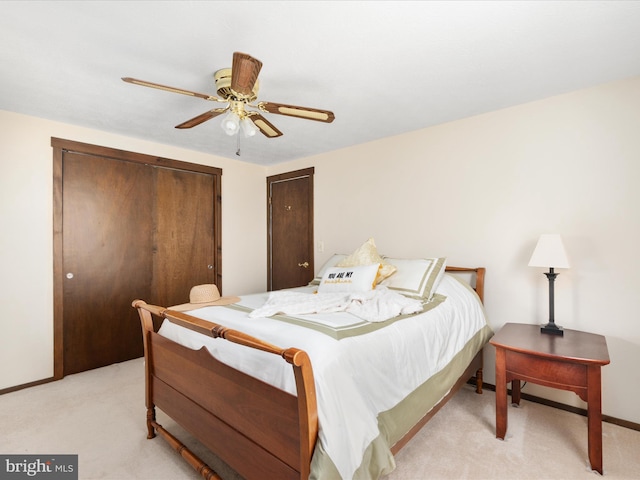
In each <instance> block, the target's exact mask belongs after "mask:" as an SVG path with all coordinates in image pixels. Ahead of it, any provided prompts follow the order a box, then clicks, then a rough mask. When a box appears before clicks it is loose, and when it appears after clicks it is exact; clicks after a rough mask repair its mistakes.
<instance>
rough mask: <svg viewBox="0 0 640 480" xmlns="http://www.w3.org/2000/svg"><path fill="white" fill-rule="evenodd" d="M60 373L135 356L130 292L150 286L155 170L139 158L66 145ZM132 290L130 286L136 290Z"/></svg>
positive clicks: (137, 336)
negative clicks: (75, 150) (69, 148)
mask: <svg viewBox="0 0 640 480" xmlns="http://www.w3.org/2000/svg"><path fill="white" fill-rule="evenodd" d="M63 179H64V180H63V184H64V188H63V272H64V280H63V281H64V285H63V289H64V293H63V304H64V329H63V331H64V339H63V342H64V343H63V345H64V375H69V374H72V373H77V372H82V371H85V370H89V369H92V368H96V367H101V366H104V365H110V364H112V363H115V362H122V361H125V360H130V359H132V358H137V357H140V356H141V355H142V353H143V348H142V335H141V331H140V325H139V321H137V318H136V317H137V313H136V311H135V310H134V309H133V308H131V302H132V300H133V298H132V296H133V295H138V296H140V297H141V298H145V297H147V298H148V297H149V296H150V293H151V286H152V256H151V255H149V254H146V252H150V250H151V248H150V247H151V246H152V244H153V223H152V222H151V221H150V219H151V218H152V214H153V210H154V209H153V196H152V195H150V194H149V192H152V191H153V175H152V171H151V169H150V168H148V167H147V166H145V165H144V164H139V163H131V162H122V161H115V160H111V159H106V158H102V157H98V156H92V155H79V154H75V153H69V152H66V153H65V155H64V160H63ZM134 292H135V293H134Z"/></svg>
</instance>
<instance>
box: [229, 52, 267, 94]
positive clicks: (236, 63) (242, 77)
mask: <svg viewBox="0 0 640 480" xmlns="http://www.w3.org/2000/svg"><path fill="white" fill-rule="evenodd" d="M261 68H262V62H261V61H260V60H258V59H257V58H253V57H252V56H251V55H247V54H246V53H240V52H234V54H233V65H232V66H231V89H232V90H233V91H234V92H236V93H239V94H241V95H251V94H252V91H253V86H254V85H255V84H256V81H257V80H258V74H259V73H260V69H261Z"/></svg>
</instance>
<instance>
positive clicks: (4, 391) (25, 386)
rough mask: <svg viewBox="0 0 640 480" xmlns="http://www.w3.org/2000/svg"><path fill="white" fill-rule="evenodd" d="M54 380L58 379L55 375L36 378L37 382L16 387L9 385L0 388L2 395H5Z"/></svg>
mask: <svg viewBox="0 0 640 480" xmlns="http://www.w3.org/2000/svg"><path fill="white" fill-rule="evenodd" d="M54 380H58V379H57V378H55V377H50V378H43V379H42V380H36V381H35V382H29V383H23V384H22V385H16V386H15V387H8V388H3V389H0V395H4V394H5V393H11V392H17V391H18V390H23V389H25V388H29V387H35V386H37V385H44V384H45V383H49V382H53V381H54Z"/></svg>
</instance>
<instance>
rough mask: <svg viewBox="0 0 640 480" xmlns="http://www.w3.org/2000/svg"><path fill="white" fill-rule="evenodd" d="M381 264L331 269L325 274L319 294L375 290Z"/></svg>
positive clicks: (319, 287)
mask: <svg viewBox="0 0 640 480" xmlns="http://www.w3.org/2000/svg"><path fill="white" fill-rule="evenodd" d="M379 269H380V264H379V263H374V264H372V265H360V266H357V267H330V268H327V270H326V271H325V272H324V275H323V276H322V280H320V285H318V293H328V292H332V293H335V292H345V293H354V292H368V291H370V290H373V289H374V288H375V285H376V284H375V282H376V276H377V275H378V270H379Z"/></svg>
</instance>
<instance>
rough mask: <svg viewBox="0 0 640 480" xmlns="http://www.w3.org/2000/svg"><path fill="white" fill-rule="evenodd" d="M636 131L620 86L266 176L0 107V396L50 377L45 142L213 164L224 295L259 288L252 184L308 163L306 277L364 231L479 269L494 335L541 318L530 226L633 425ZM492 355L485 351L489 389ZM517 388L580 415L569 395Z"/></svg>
mask: <svg viewBox="0 0 640 480" xmlns="http://www.w3.org/2000/svg"><path fill="white" fill-rule="evenodd" d="M638 125H640V78H635V79H631V80H628V81H623V82H618V83H615V84H609V85H604V86H601V87H597V88H593V89H589V90H584V91H579V92H573V93H570V94H566V95H562V96H558V97H554V98H550V99H546V100H543V101H539V102H534V103H529V104H526V105H520V106H517V107H513V108H508V109H504V110H501V111H497V112H493V113H489V114H486V115H481V116H477V117H473V118H468V119H465V120H461V121H457V122H452V123H449V124H445V125H440V126H437V127H433V128H428V129H424V130H420V131H417V132H413V133H409V134H406V135H401V136H397V137H393V138H388V139H384V140H380V141H376V142H372V143H368V144H364V145H359V146H355V147H352V148H347V149H343V150H339V151H335V152H331V153H328V154H324V155H319V156H316V157H312V158H307V159H304V160H299V161H295V162H289V163H286V164H282V165H278V166H276V167H270V168H266V169H265V168H262V167H257V166H251V165H246V164H242V163H236V162H234V161H232V160H225V159H221V158H217V157H212V156H208V155H204V154H200V153H195V152H190V151H186V150H180V149H176V148H171V147H167V146H162V145H157V144H150V143H147V142H142V141H139V140H133V139H130V138H125V137H121V136H114V135H109V134H105V133H102V132H97V131H92V130H84V129H80V128H77V127H71V126H68V125H62V124H58V123H54V122H49V121H45V120H41V119H35V118H32V117H25V116H20V115H15V114H9V113H2V112H0V132H1V133H0V135H1V141H0V154H1V157H0V158H1V160H0V161H1V162H2V176H1V177H0V198H1V199H2V203H1V204H0V219H1V220H2V226H3V230H2V231H3V233H2V237H0V238H1V240H0V242H1V243H0V265H2V272H3V275H2V277H1V278H0V302H2V305H3V315H2V316H1V317H0V368H1V369H2V370H0V388H2V387H6V386H10V385H16V384H20V383H25V382H28V381H33V380H37V379H39V378H44V377H48V376H50V375H51V372H52V366H51V356H52V352H51V349H52V346H51V345H52V339H51V323H52V313H51V308H52V291H51V289H52V280H51V276H52V253H51V197H52V193H51V149H50V146H49V139H50V137H51V136H57V137H62V138H69V139H72V140H77V141H83V142H88V143H94V144H99V145H106V146H110V147H115V148H122V149H127V150H132V151H137V152H140V153H146V154H155V155H162V156H165V157H170V158H176V159H181V160H186V161H192V162H198V163H205V164H210V165H214V166H217V167H221V168H223V170H224V173H223V177H222V178H223V235H224V236H223V274H224V282H225V283H224V289H225V293H227V294H232V293H239V294H240V293H248V292H253V291H258V290H260V289H263V288H264V287H265V286H266V281H265V279H266V271H265V258H266V251H265V245H266V242H265V235H266V232H265V222H266V221H265V207H264V198H265V176H266V175H274V174H277V173H282V172H286V171H290V170H294V169H298V168H304V167H307V166H314V167H315V238H316V246H317V247H319V246H320V244H323V245H324V251H322V252H320V251H318V248H316V266H317V268H319V267H320V265H321V264H322V262H323V261H324V260H325V259H326V258H328V257H329V256H330V255H331V254H332V253H334V252H345V253H348V252H349V251H351V250H353V249H355V248H356V247H357V246H359V244H361V243H362V242H364V241H365V240H366V239H367V238H368V237H374V238H375V239H376V243H377V245H378V248H379V250H380V252H381V253H384V254H387V255H394V256H405V257H412V256H436V255H437V256H441V255H442V256H447V257H448V258H449V264H452V265H461V266H485V267H487V285H486V311H487V315H488V318H489V322H490V324H491V326H492V327H493V328H494V329H498V328H499V327H500V326H501V325H503V324H504V323H506V322H521V323H540V322H542V321H545V320H546V318H547V315H548V303H547V302H548V298H547V293H548V292H547V280H546V278H545V276H544V275H543V271H544V269H538V268H531V267H528V266H527V263H528V261H529V257H530V255H531V253H532V251H533V248H534V246H535V243H536V241H537V238H538V236H539V235H540V234H541V233H560V234H562V235H563V238H564V241H565V246H566V248H567V250H568V254H569V256H570V260H571V269H569V270H561V271H560V276H559V277H558V280H557V281H556V320H557V323H558V324H560V325H562V326H564V327H565V328H573V329H582V330H587V331H590V332H594V333H600V334H603V335H605V336H606V337H607V342H608V345H609V351H610V355H611V360H612V363H611V365H609V366H607V367H605V368H604V369H603V411H604V413H605V414H607V415H611V416H614V417H617V418H621V419H624V420H628V421H632V422H636V423H640V410H639V409H638V408H637V406H636V404H637V401H636V400H635V398H636V397H637V395H638V394H640V387H639V386H638V385H640V373H639V372H638V369H637V365H639V364H640V321H638V319H637V314H636V310H637V307H636V292H638V291H640V273H639V272H640V269H638V260H637V255H636V251H637V245H639V244H640V215H639V213H640V212H639V206H640V193H639V191H638V188H637V184H638V181H639V180H640V161H639V159H640V136H638V134H637V126H638ZM335 128H338V125H337V124H335ZM493 355H494V352H493V350H492V349H490V348H488V349H487V352H486V354H485V376H486V379H487V381H489V382H491V383H493V382H494V375H493V369H494V362H493ZM9 366H10V367H9ZM524 391H525V392H528V393H532V394H535V395H542V396H545V397H547V398H552V399H555V400H558V401H562V402H564V403H567V404H571V405H577V406H581V407H583V406H584V404H583V403H582V402H581V401H580V400H579V399H578V397H577V396H575V395H573V394H571V393H568V392H558V391H554V390H550V389H545V388H542V387H537V386H535V385H532V384H529V385H528V386H527V387H525V390H524Z"/></svg>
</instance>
